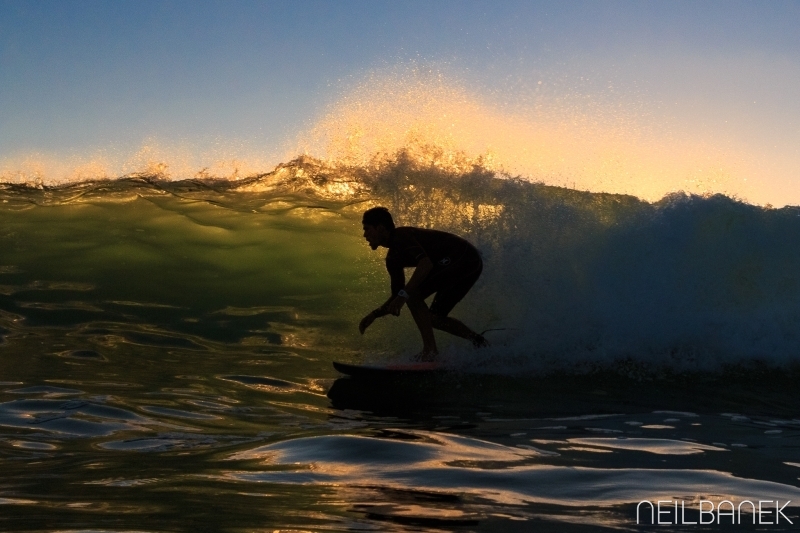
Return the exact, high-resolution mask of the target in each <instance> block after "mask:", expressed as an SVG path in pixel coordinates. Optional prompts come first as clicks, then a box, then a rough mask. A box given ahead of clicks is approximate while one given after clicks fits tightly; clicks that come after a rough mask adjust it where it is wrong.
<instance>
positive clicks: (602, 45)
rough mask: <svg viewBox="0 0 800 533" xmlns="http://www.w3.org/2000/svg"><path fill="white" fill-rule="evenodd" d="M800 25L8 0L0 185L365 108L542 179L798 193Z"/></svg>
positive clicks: (276, 138) (498, 8) (298, 4)
mask: <svg viewBox="0 0 800 533" xmlns="http://www.w3.org/2000/svg"><path fill="white" fill-rule="evenodd" d="M798 22H800V2H798V1H771V2H736V1H704V2H681V1H675V2H633V1H619V2H617V1H595V2H536V1H502V0H499V1H497V0H496V1H491V2H490V1H447V0H439V1H436V2H429V1H404V2H398V1H391V2H390V1H381V0H363V1H362V0H359V1H354V0H338V1H310V0H296V1H292V2H284V1H260V2H252V1H225V2H222V1H219V2H217V1H199V0H193V1H177V0H175V1H154V0H134V1H126V0H118V1H113V2H108V1H99V0H89V1H71V0H35V1H34V0H0V178H5V180H6V181H8V180H13V179H21V178H19V176H22V175H23V174H24V171H25V169H26V168H27V169H30V168H33V167H36V165H37V164H38V165H39V166H38V167H36V168H45V170H41V172H43V173H45V174H48V176H47V177H48V178H50V179H51V180H52V181H58V180H59V179H62V178H63V179H69V176H68V174H69V173H68V172H67V171H65V170H64V169H63V168H57V167H58V165H55V166H54V165H53V164H52V161H54V160H55V161H61V162H66V161H71V162H74V161H78V160H79V161H81V162H83V163H81V164H84V165H85V164H86V161H89V160H91V159H92V158H97V157H101V155H103V154H104V155H103V157H106V159H109V158H110V159H114V157H112V156H111V155H109V154H112V155H113V154H120V153H126V154H131V153H134V154H135V153H140V155H141V151H142V149H143V147H149V148H148V149H150V150H151V151H152V150H154V148H153V146H157V147H158V149H157V151H159V153H161V154H165V153H169V154H173V155H172V156H166V155H164V156H163V157H176V156H175V155H174V154H175V153H178V152H180V153H183V154H184V156H185V153H186V152H187V151H188V152H191V153H192V155H191V156H185V157H184V158H186V157H188V158H189V159H191V160H192V163H190V164H189V166H191V165H199V164H203V163H196V162H195V161H196V160H200V159H203V155H202V154H210V153H211V152H214V153H215V154H216V155H215V156H214V157H223V156H222V155H219V154H223V152H224V153H225V154H227V155H228V156H230V157H234V156H235V157H238V158H240V159H241V158H250V159H252V160H254V161H255V160H258V162H257V163H253V164H254V165H256V166H257V165H272V164H275V163H278V162H280V161H282V160H285V159H286V158H288V157H291V156H292V155H293V152H297V150H300V149H301V148H299V147H300V146H306V145H304V144H303V143H302V142H299V141H298V139H308V138H309V137H314V135H313V134H312V133H313V132H318V131H319V126H320V124H322V123H325V124H328V125H330V124H333V123H335V124H336V125H335V126H333V129H334V130H335V129H336V128H352V127H355V126H353V124H354V123H355V122H354V121H355V120H356V119H354V118H353V116H354V113H356V111H354V110H355V107H354V106H356V103H357V104H358V105H357V106H356V107H358V109H359V110H360V111H358V113H361V115H359V117H360V118H358V120H361V121H362V122H359V123H358V128H360V130H359V131H362V130H370V128H372V129H373V130H374V129H375V128H376V126H374V124H376V123H378V122H380V123H381V124H380V128H383V129H382V130H381V131H384V130H386V128H389V129H391V128H392V126H391V125H389V124H386V122H387V120H386V117H392V119H393V120H395V124H396V125H395V128H396V129H397V128H400V129H402V132H404V133H405V134H407V133H408V131H409V129H414V131H421V130H425V131H428V130H430V128H428V126H426V125H425V124H422V122H420V121H424V120H428V121H429V122H430V121H431V120H433V121H434V122H435V121H436V120H438V119H434V118H431V117H432V116H433V115H426V113H429V112H430V109H444V108H447V109H448V110H449V111H448V113H450V115H449V116H453V114H456V115H459V117H458V120H456V121H453V122H449V123H448V124H449V126H448V127H449V128H450V130H447V131H445V130H442V129H441V128H442V126H441V125H438V126H436V127H437V128H439V130H437V131H438V132H439V133H438V134H437V135H439V137H437V139H439V138H442V136H443V135H444V136H448V138H450V139H455V141H453V142H455V143H456V144H458V143H459V142H460V143H462V144H464V146H465V147H467V149H468V150H472V151H475V152H476V153H477V152H481V151H484V152H487V153H488V152H491V153H493V154H498V155H497V157H498V158H499V159H501V160H502V162H503V165H502V166H503V168H505V169H507V170H509V171H512V172H514V173H520V174H523V175H529V176H530V177H531V179H537V180H543V181H545V182H552V183H553V184H560V185H564V184H566V185H568V184H569V183H570V179H572V183H573V184H575V186H576V187H578V188H581V187H583V188H586V189H588V190H609V191H610V192H629V193H633V194H637V195H639V196H642V197H646V198H648V199H657V198H658V197H659V196H660V195H663V194H664V193H667V192H670V191H673V190H678V189H687V190H689V191H690V192H701V193H702V192H725V193H728V194H731V195H734V196H737V195H738V196H739V197H741V198H743V199H746V200H748V201H751V202H754V203H761V204H765V203H770V204H773V205H776V206H780V205H784V204H787V203H791V204H793V205H797V204H800V32H798V31H797V25H798ZM421 73H422V74H421ZM401 93H402V94H401ZM411 94H413V95H414V96H413V97H412V96H409V95H411ZM423 100H424V102H426V103H424V105H423V103H420V102H422V101H423ZM355 101H357V102H356V103H354V102H355ZM398 102H399V103H401V104H402V105H403V106H405V107H404V108H403V110H402V112H400V111H398V109H397V106H398V105H400V104H399V103H398ZM459 103H461V104H462V105H459ZM365 106H366V107H369V108H370V109H372V110H373V112H372V114H371V115H370V114H366V115H365V114H364V113H363V109H364V108H365ZM393 106H394V107H393ZM426 110H427V111H426ZM337 113H338V114H339V115H341V116H345V115H346V116H347V119H346V120H344V123H345V126H342V124H343V122H342V120H340V119H339V118H337V117H338V115H337V116H332V114H333V115H336V114H337ZM356 114H357V113H356ZM409 115H415V117H416V118H414V119H413V120H412V119H410V118H409ZM366 120H371V121H372V125H365V124H364V123H363V121H366ZM448 120H449V119H448ZM381 121H383V122H381ZM415 121H416V122H415ZM434 129H435V128H434ZM456 129H458V131H455V130H456ZM331 131H333V130H330V128H329V130H328V131H327V136H328V137H330V135H331ZM370 131H372V130H370ZM398 131H400V130H398ZM465 132H466V133H465ZM371 135H373V140H374V139H377V138H380V139H384V138H385V134H383V133H374V132H373V133H371ZM398 135H399V134H398ZM323 137H324V136H323ZM328 137H326V138H328ZM403 138H404V139H406V140H407V135H406V137H403ZM375 142H376V143H377V144H380V142H383V141H380V142H378V141H375ZM398 142H401V141H398ZM601 144H602V146H601ZM393 146H394V145H393ZM215 147H216V148H215ZM215 150H216V152H215ZM322 151H324V150H322ZM98 154H101V155H98ZM198 154H200V155H198ZM587 154H590V155H587ZM126 157H127V156H126ZM153 157H155V156H153ZM226 157H227V156H226ZM101 158H102V157H101ZM123 159H124V158H123ZM34 160H35V161H38V163H36V164H34V163H32V161H34ZM128 160H131V158H130V157H128ZM47 161H50V162H51V163H48V164H46V163H45V162H47ZM558 161H561V162H562V163H558ZM564 161H566V162H564ZM70 164H73V163H70ZM115 164H116V163H114V164H111V167H113V168H110V170H109V169H108V168H106V170H105V171H106V172H110V173H112V174H113V173H114V172H116V170H115V169H116V167H115V166H114V165H115ZM48 165H49V166H48ZM67 166H68V165H67ZM107 166H108V165H107ZM117 166H118V165H117ZM251 166H252V165H251ZM62 167H63V165H62ZM104 168H105V167H104ZM176 168H177V166H176ZM692 169H694V170H692ZM65 172H66V174H65ZM120 172H121V171H120ZM702 172H705V174H702ZM710 172H711V173H715V176H716V177H715V178H713V179H709V178H705V176H708V175H709V173H710ZM73 175H74V173H73ZM81 175H82V176H83V174H81ZM15 176H16V178H15ZM64 176H67V177H66V178H64ZM625 176H627V177H625ZM698 176H701V177H702V179H701V177H698ZM84 177H85V176H84ZM175 177H178V176H177V175H176V176H175ZM181 177H182V176H181ZM692 187H694V188H695V189H694V190H693V189H692Z"/></svg>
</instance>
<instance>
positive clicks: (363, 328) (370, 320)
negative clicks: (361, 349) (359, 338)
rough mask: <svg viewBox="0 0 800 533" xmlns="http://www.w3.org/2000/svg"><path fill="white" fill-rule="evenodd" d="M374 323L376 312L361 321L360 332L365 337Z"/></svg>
mask: <svg viewBox="0 0 800 533" xmlns="http://www.w3.org/2000/svg"><path fill="white" fill-rule="evenodd" d="M373 322H375V311H373V312H371V313H370V314H368V315H367V316H365V317H364V318H362V319H361V322H360V323H359V324H358V331H359V332H360V333H361V334H362V335H363V334H364V332H365V331H367V328H368V327H369V326H370V325H371V324H372V323H373Z"/></svg>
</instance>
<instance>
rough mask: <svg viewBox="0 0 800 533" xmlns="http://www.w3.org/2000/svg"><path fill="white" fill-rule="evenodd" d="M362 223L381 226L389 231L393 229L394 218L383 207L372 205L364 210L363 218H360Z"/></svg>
mask: <svg viewBox="0 0 800 533" xmlns="http://www.w3.org/2000/svg"><path fill="white" fill-rule="evenodd" d="M361 223H362V224H367V225H368V226H383V227H384V228H386V229H388V230H389V231H394V220H393V219H392V214H391V213H390V212H389V210H388V209H386V208H385V207H373V208H372V209H367V210H366V211H364V218H362V219H361Z"/></svg>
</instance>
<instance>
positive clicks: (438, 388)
mask: <svg viewBox="0 0 800 533" xmlns="http://www.w3.org/2000/svg"><path fill="white" fill-rule="evenodd" d="M799 380H800V367H787V368H770V367H759V368H753V367H750V368H746V369H743V368H733V369H728V370H726V371H724V372H721V373H716V374H709V373H700V372H696V373H681V374H673V375H668V376H661V377H652V378H646V379H642V378H634V377H628V376H624V375H620V374H618V373H614V372H611V371H606V372H592V373H587V374H581V375H575V374H550V375H546V376H517V377H514V376H496V375H494V376H493V375H480V374H466V373H458V372H447V373H443V374H440V375H428V376H419V377H413V376H411V377H408V376H398V377H397V378H383V379H376V378H374V377H372V378H370V379H361V378H354V377H343V378H339V379H337V380H336V381H335V382H334V383H333V385H332V386H331V388H330V389H329V390H328V393H327V396H328V398H329V399H330V400H331V405H332V407H334V408H335V409H354V410H360V411H368V412H372V413H374V414H376V415H379V416H400V417H411V418H416V417H420V416H422V417H430V416H435V415H443V414H454V413H461V412H470V411H473V410H486V409H489V410H492V411H495V412H496V411H498V409H499V410H500V411H502V412H503V413H504V414H505V415H506V416H525V417H546V416H571V415H592V414H608V413H620V412H625V413H637V412H642V413H644V412H651V411H653V410H658V409H663V410H674V411H691V412H695V413H720V412H738V413H742V414H747V415H768V416H786V417H789V418H792V417H795V416H796V414H797V412H798V410H800V394H797V383H798V381H799Z"/></svg>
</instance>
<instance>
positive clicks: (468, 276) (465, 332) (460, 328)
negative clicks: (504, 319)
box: [430, 259, 489, 348]
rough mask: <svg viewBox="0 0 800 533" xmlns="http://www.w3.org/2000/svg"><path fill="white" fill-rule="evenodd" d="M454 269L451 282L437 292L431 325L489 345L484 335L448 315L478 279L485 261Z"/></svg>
mask: <svg viewBox="0 0 800 533" xmlns="http://www.w3.org/2000/svg"><path fill="white" fill-rule="evenodd" d="M454 270H455V272H453V276H452V279H451V280H450V283H448V284H447V285H445V286H444V287H442V288H441V289H439V290H438V291H437V292H436V296H435V297H434V299H433V302H432V303H431V308H430V312H431V314H432V318H431V325H432V326H433V327H434V328H436V329H439V330H442V331H446V332H447V333H450V334H451V335H455V336H456V337H461V338H462V339H468V340H470V341H471V342H472V344H474V345H475V346H476V347H478V348H480V347H483V346H488V344H489V343H488V342H486V339H484V338H483V336H482V335H480V334H479V333H476V332H474V331H472V330H471V329H470V328H469V327H467V325H466V324H464V323H463V322H461V321H460V320H458V319H456V318H452V317H449V316H447V315H448V314H450V311H452V310H453V308H454V307H455V306H456V304H457V303H458V302H460V301H461V300H462V299H463V298H464V296H466V295H467V293H468V292H469V290H470V289H471V288H472V286H473V285H475V282H476V281H478V278H479V277H480V275H481V271H482V270H483V263H482V262H481V261H480V259H478V260H477V261H475V262H472V263H468V264H465V265H463V266H460V267H459V268H458V269H454ZM458 274H460V275H458Z"/></svg>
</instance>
